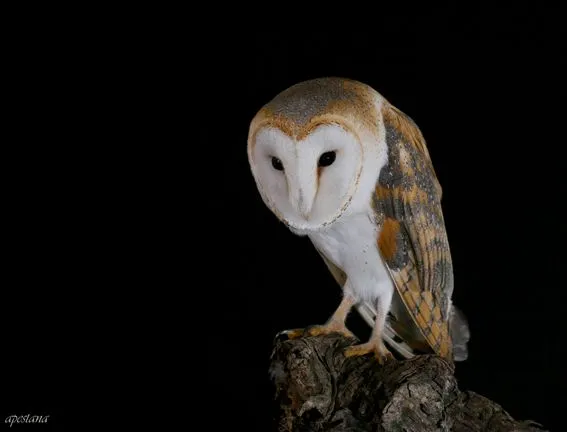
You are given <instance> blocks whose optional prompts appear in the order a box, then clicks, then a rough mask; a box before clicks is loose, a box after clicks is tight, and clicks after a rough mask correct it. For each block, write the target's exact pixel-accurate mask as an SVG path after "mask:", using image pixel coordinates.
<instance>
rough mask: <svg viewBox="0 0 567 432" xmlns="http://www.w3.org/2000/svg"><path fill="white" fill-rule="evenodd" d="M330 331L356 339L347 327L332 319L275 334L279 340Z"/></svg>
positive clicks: (329, 332) (317, 334)
mask: <svg viewBox="0 0 567 432" xmlns="http://www.w3.org/2000/svg"><path fill="white" fill-rule="evenodd" d="M332 333H339V334H341V335H343V336H344V337H346V338H349V339H356V336H355V335H354V334H353V333H352V332H351V331H350V330H349V329H347V328H346V327H345V326H344V324H339V323H336V322H333V321H330V322H329V323H327V324H323V325H314V326H310V327H307V328H304V329H302V328H299V329H292V330H284V331H281V332H279V333H278V334H277V335H276V339H277V340H280V341H281V340H291V339H299V338H300V337H303V336H322V335H328V334H332Z"/></svg>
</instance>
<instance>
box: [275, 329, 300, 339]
mask: <svg viewBox="0 0 567 432" xmlns="http://www.w3.org/2000/svg"><path fill="white" fill-rule="evenodd" d="M304 333H305V329H291V330H282V331H281V332H279V333H278V334H277V335H276V340H278V341H286V340H292V339H298V338H300V337H301V336H303V334H304Z"/></svg>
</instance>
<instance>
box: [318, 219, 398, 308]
mask: <svg viewBox="0 0 567 432" xmlns="http://www.w3.org/2000/svg"><path fill="white" fill-rule="evenodd" d="M368 211H369V212H368V213H367V214H364V213H358V214H354V215H349V216H346V217H345V218H344V219H341V220H339V221H337V222H336V223H335V224H333V225H332V226H331V227H330V228H329V229H328V230H325V231H321V232H317V233H312V234H309V238H310V239H311V241H312V242H313V244H314V245H315V246H316V247H317V248H318V249H319V250H320V251H321V252H322V253H323V254H325V256H326V257H327V258H328V259H330V260H331V261H332V262H333V263H334V264H335V265H337V266H338V267H339V268H341V269H342V270H343V271H344V272H345V273H346V274H347V276H348V281H347V285H346V287H345V288H346V289H347V290H349V291H350V292H351V294H352V295H354V297H355V298H357V299H359V300H360V301H366V302H370V303H375V301H376V299H377V298H378V297H380V296H381V295H383V294H386V293H388V292H391V291H393V290H394V284H393V282H392V279H391V277H390V274H389V273H388V269H387V268H386V266H385V265H384V262H383V260H382V257H381V256H380V253H379V252H378V248H377V244H376V240H377V238H378V228H377V226H376V224H375V223H374V221H373V220H372V219H371V218H370V217H369V216H368V215H369V214H370V208H369V209H368Z"/></svg>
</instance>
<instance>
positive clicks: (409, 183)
mask: <svg viewBox="0 0 567 432" xmlns="http://www.w3.org/2000/svg"><path fill="white" fill-rule="evenodd" d="M329 151H332V152H333V153H335V154H336V160H337V162H335V163H333V164H331V166H327V167H321V166H320V165H317V162H316V161H317V160H318V159H317V158H319V157H320V155H321V154H322V153H324V152H329ZM248 156H249V161H250V166H251V169H252V173H253V175H254V178H255V180H256V184H257V186H258V190H259V192H260V195H261V196H262V198H263V200H264V202H265V203H266V205H267V206H268V207H269V208H270V210H272V212H273V213H274V214H275V215H276V216H277V217H278V218H279V219H280V220H281V221H282V222H284V223H285V224H286V225H287V226H288V227H289V228H290V230H292V231H293V232H294V233H295V234H298V235H307V236H309V238H310V239H311V241H312V243H313V244H314V246H315V248H316V249H317V251H318V252H319V253H320V254H321V256H322V257H323V259H324V261H325V263H326V264H327V266H328V268H329V270H330V271H331V273H332V274H333V276H334V277H335V279H336V280H337V282H338V283H339V285H340V286H341V287H343V293H344V296H343V301H342V302H341V305H340V306H339V307H338V308H337V311H336V312H335V314H334V315H333V316H332V317H331V319H330V320H329V322H328V323H327V324H326V325H325V326H321V328H320V329H319V330H317V332H324V331H329V330H334V331H342V332H345V333H346V332H348V330H346V328H345V327H344V318H345V316H346V313H348V310H349V309H350V308H351V306H353V305H354V306H356V308H357V309H358V310H359V312H360V313H361V315H362V316H363V317H364V318H365V319H366V320H367V322H369V324H371V325H373V326H374V331H373V337H372V338H371V341H370V342H368V343H367V344H362V345H361V346H360V347H359V348H357V350H358V351H357V350H355V351H357V354H364V353H365V352H367V351H368V350H369V349H374V350H375V351H376V352H377V356H378V357H379V358H381V357H383V356H384V353H387V350H386V349H385V347H383V346H382V345H381V341H382V339H385V340H387V342H388V343H389V344H390V345H391V346H393V348H394V349H396V350H397V351H398V352H400V353H406V354H403V355H406V356H408V355H407V351H404V349H405V348H404V347H403V346H402V345H403V344H404V343H405V346H407V347H409V349H410V350H411V351H412V352H414V353H415V352H420V351H422V352H423V351H432V352H435V353H437V354H438V355H440V356H442V357H444V358H447V359H449V360H453V343H454V340H456V341H457V343H458V345H459V347H460V348H461V351H460V352H461V353H465V354H464V355H463V354H461V355H460V356H461V358H459V360H462V359H464V358H462V357H466V342H467V341H468V328H467V326H466V323H465V322H464V320H463V319H462V318H461V315H460V314H458V316H457V314H456V313H454V310H453V308H454V306H453V305H452V302H451V296H452V293H453V272H452V263H451V254H450V250H449V244H448V240H447V234H446V231H445V225H444V220H443V214H442V211H441V187H440V185H439V182H438V180H437V177H436V175H435V171H434V168H433V165H432V162H431V158H430V155H429V152H428V150H427V146H426V144H425V140H424V138H423V136H422V134H421V132H420V130H419V128H418V127H417V126H416V125H415V123H414V122H413V121H412V120H411V119H410V118H409V117H408V116H407V115H405V114H404V113H402V112H401V111H399V110H398V109H397V108H395V107H394V106H393V105H391V104H390V103H389V102H388V101H387V100H386V99H384V98H383V97H382V96H381V95H380V94H379V93H378V92H376V91H375V90H374V89H372V88H371V87H369V86H368V85H366V84H363V83H360V82H357V81H353V80H349V79H342V78H320V79H315V80H309V81H305V82H302V83H298V84H296V85H294V86H292V87H290V88H289V89H287V90H284V91H283V92H281V93H280V94H279V95H277V96H276V97H275V98H274V99H273V100H271V101H270V102H268V103H267V104H266V105H265V106H264V107H262V108H261V109H260V111H259V112H258V113H257V115H256V116H255V117H254V119H253V120H252V122H251V125H250V131H249V139H248ZM273 158H279V159H278V160H280V159H281V167H282V169H281V170H275V169H273V168H272V167H271V166H270V163H269V161H270V160H272V159H273ZM386 315H388V318H387V317H386ZM452 319H455V320H457V319H459V322H458V323H453V324H458V325H451V324H452V323H451V320H452ZM450 329H453V330H450ZM396 335H397V336H400V337H402V339H403V342H395V341H394V340H393V338H392V337H393V336H396Z"/></svg>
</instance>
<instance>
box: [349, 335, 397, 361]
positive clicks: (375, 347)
mask: <svg viewBox="0 0 567 432" xmlns="http://www.w3.org/2000/svg"><path fill="white" fill-rule="evenodd" d="M370 353H374V357H376V360H377V361H378V363H380V364H381V365H383V364H385V363H386V362H387V361H390V360H392V359H393V358H394V356H393V355H392V353H391V352H390V351H389V350H388V348H386V347H385V346H384V344H383V343H382V342H378V343H377V342H374V341H370V342H366V343H363V344H359V345H353V346H350V347H348V348H346V349H345V357H358V356H363V355H366V354H370Z"/></svg>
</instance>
